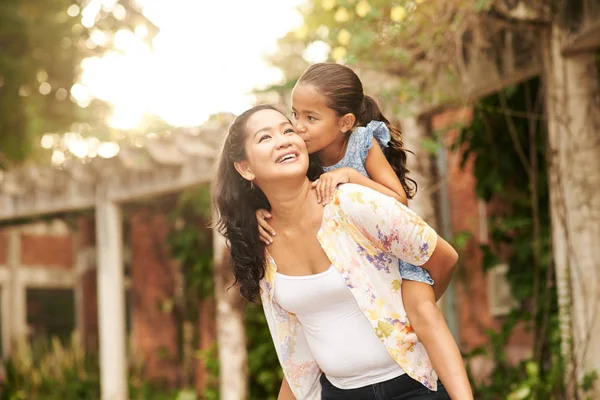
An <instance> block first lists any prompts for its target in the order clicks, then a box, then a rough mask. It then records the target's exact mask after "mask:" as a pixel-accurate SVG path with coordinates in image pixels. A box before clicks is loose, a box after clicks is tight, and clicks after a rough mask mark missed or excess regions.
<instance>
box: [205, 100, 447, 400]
mask: <svg viewBox="0 0 600 400" xmlns="http://www.w3.org/2000/svg"><path fill="white" fill-rule="evenodd" d="M308 164H309V163H308V154H307V150H306V145H305V143H304V141H303V140H302V138H301V137H300V136H298V135H297V134H296V132H295V131H294V128H293V126H292V124H291V123H290V121H289V120H288V119H287V118H286V117H285V116H284V115H283V114H281V113H280V112H279V111H278V110H276V109H275V108H273V107H271V106H257V107H254V108H252V109H250V110H248V111H246V112H244V113H243V114H241V115H240V116H239V117H238V118H236V120H235V121H234V123H233V124H232V125H231V127H230V129H229V133H228V135H227V138H226V140H225V144H224V148H223V151H222V154H221V159H220V162H219V168H218V172H217V178H216V182H215V184H216V186H215V205H216V208H217V211H218V215H219V221H218V227H219V229H220V231H221V232H222V233H223V234H224V235H225V237H226V238H227V240H228V242H229V246H230V252H231V262H232V266H233V271H234V275H235V277H236V280H237V283H238V284H239V285H240V292H241V294H242V295H243V296H244V297H246V298H247V299H249V300H254V299H256V297H258V295H259V294H260V297H261V300H262V303H263V307H264V310H265V315H266V318H267V322H268V325H269V329H270V331H271V335H272V337H273V341H274V343H275V348H276V351H277V355H278V357H279V361H280V363H281V365H282V368H283V371H284V376H285V379H284V380H283V382H282V386H281V390H280V393H279V399H281V400H288V399H298V400H303V399H310V400H317V399H336V398H340V399H349V400H352V399H365V400H369V399H373V400H375V399H377V400H384V399H385V400H388V399H389V400H404V399H448V395H447V394H446V392H445V389H444V388H443V386H441V385H440V384H439V381H438V379H437V375H436V374H435V371H433V369H432V368H431V363H430V361H429V358H428V356H427V353H426V352H425V349H424V348H423V345H422V344H421V343H420V342H419V340H418V339H417V337H416V335H415V334H414V332H413V330H412V328H411V326H410V324H409V323H408V320H407V318H406V312H405V311H404V308H403V305H402V297H401V278H400V275H399V271H398V268H397V265H398V262H399V260H400V259H401V260H404V261H407V262H410V263H411V264H415V265H422V266H423V267H424V268H426V269H428V271H429V272H430V273H431V276H432V278H433V279H434V281H435V285H436V286H438V287H437V291H438V292H440V291H441V292H443V290H444V289H445V288H446V287H447V285H448V283H449V281H450V277H451V274H452V270H453V268H454V265H455V264H456V261H457V254H456V252H455V251H454V249H452V247H451V246H450V245H449V244H448V243H447V242H446V241H444V240H443V239H442V238H440V237H438V235H437V234H436V233H435V231H433V229H431V228H430V227H429V226H427V224H425V223H424V222H423V221H422V220H421V219H420V218H419V217H417V216H416V215H415V214H414V213H412V212H411V211H410V210H409V209H408V208H406V207H405V206H403V205H402V204H400V203H399V202H397V201H396V200H394V199H393V198H391V197H387V196H385V195H382V194H380V193H378V192H375V191H373V190H371V189H369V188H366V187H362V186H359V185H354V184H345V185H342V186H340V187H339V189H337V191H336V193H335V196H334V199H333V201H332V202H331V203H330V204H328V205H327V206H326V207H324V208H323V207H322V206H321V205H320V204H319V203H318V202H317V196H316V194H315V189H314V188H312V185H311V183H310V181H309V180H308V178H307V177H306V173H307V170H308ZM260 208H264V209H267V210H269V211H270V213H271V219H270V223H271V226H272V227H273V228H274V229H275V230H276V231H277V232H278V235H277V238H278V239H277V240H276V241H275V242H274V243H273V244H271V245H268V246H265V245H264V244H262V242H261V241H260V238H259V234H258V223H257V221H256V217H255V211H256V210H258V209H260ZM443 323H444V321H443V320H441V321H440V326H441V325H442V324H443Z"/></svg>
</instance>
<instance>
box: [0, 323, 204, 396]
mask: <svg viewBox="0 0 600 400" xmlns="http://www.w3.org/2000/svg"><path fill="white" fill-rule="evenodd" d="M132 364H133V363H132ZM4 368H5V370H6V378H5V380H4V381H3V382H2V383H1V384H0V400H28V399H44V400H65V399H67V400H75V399H86V400H87V399H100V371H99V368H98V357H97V356H96V355H95V354H90V353H86V352H85V350H84V348H83V346H82V344H81V341H80V339H79V336H78V335H76V334H74V335H73V336H72V337H71V340H70V341H69V342H68V344H67V345H64V344H63V343H62V342H61V341H60V340H59V339H58V338H51V339H50V340H38V341H36V342H34V343H29V342H27V341H20V342H17V343H15V350H14V352H13V354H12V356H11V358H10V359H8V360H7V361H5V362H4ZM141 371H142V368H135V367H133V366H132V367H131V368H130V371H129V395H130V398H131V399H132V400H172V399H180V400H188V399H189V400H195V399H196V396H195V393H193V391H190V390H181V391H180V390H168V389H163V388H160V387H157V386H155V385H152V384H151V383H149V382H146V381H144V380H143V379H142V376H141ZM192 395H193V397H192Z"/></svg>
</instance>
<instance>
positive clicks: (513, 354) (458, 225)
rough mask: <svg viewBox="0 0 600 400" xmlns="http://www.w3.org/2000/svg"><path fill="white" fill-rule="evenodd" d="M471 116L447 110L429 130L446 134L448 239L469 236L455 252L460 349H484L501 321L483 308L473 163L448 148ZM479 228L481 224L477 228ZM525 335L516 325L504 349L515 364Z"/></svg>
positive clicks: (483, 364)
mask: <svg viewBox="0 0 600 400" xmlns="http://www.w3.org/2000/svg"><path fill="white" fill-rule="evenodd" d="M472 118H473V114H472V109H470V108H461V109H457V110H450V111H447V112H444V113H442V114H439V115H436V116H434V117H433V118H432V128H433V129H435V130H446V132H445V134H444V141H445V145H446V149H447V155H448V156H447V165H446V167H447V174H448V196H449V202H450V214H451V226H452V233H453V235H454V236H456V235H457V234H459V233H461V232H469V233H470V234H471V235H472V236H471V239H469V240H468V242H467V244H466V247H465V248H464V249H463V251H462V252H461V258H460V261H459V270H458V271H457V276H458V279H457V289H456V296H457V302H456V304H457V307H458V310H457V311H458V318H459V330H460V345H461V348H462V349H463V350H465V351H469V350H472V349H473V348H475V347H477V346H481V345H485V344H486V343H487V341H488V339H487V335H486V333H485V331H486V330H487V329H490V328H492V329H498V328H499V327H500V326H501V322H502V319H501V318H495V317H494V316H492V314H491V312H490V308H489V299H488V290H487V287H488V282H487V276H486V273H485V272H484V271H483V266H482V254H481V251H480V249H479V245H480V242H479V238H480V237H481V235H482V234H483V235H486V233H487V232H481V231H480V229H481V227H482V224H481V218H487V215H480V211H481V210H480V207H479V201H478V199H477V196H476V191H475V188H476V183H477V182H476V179H475V177H474V175H473V159H470V160H467V162H466V165H465V166H464V167H463V168H461V167H460V163H461V160H462V153H461V152H460V151H454V152H453V151H451V150H450V146H451V144H452V143H453V142H454V140H455V139H456V136H457V134H458V132H457V131H456V130H454V129H451V128H450V127H453V126H456V125H457V124H461V123H462V124H468V123H469V122H470V121H471V120H472ZM497 207H502V205H495V206H491V207H490V206H488V207H484V208H483V211H484V212H485V213H486V214H488V215H491V213H494V210H495V208H497ZM483 226H485V224H484V225H483ZM531 346H532V340H531V337H530V336H529V335H528V334H527V333H526V332H525V330H524V329H523V327H522V326H519V327H517V329H515V332H514V334H513V337H512V338H511V341H510V343H509V345H508V346H507V348H506V353H507V357H508V359H509V360H511V361H512V362H515V363H516V362H518V361H519V360H520V359H521V358H522V357H523V356H525V355H526V354H527V353H528V351H529V350H530V349H531ZM472 367H473V369H474V372H475V373H476V375H477V376H476V378H483V377H485V375H486V374H487V373H488V372H490V369H491V367H492V364H491V362H490V360H485V359H482V358H478V359H475V360H474V365H472Z"/></svg>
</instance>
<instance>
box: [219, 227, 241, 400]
mask: <svg viewBox="0 0 600 400" xmlns="http://www.w3.org/2000/svg"><path fill="white" fill-rule="evenodd" d="M213 251H214V255H213V257H214V277H215V299H216V302H217V307H216V320H217V321H216V322H217V343H218V347H219V383H220V384H219V394H220V396H221V400H245V399H247V398H248V354H247V351H246V328H245V326H244V315H243V303H242V297H241V296H240V293H239V290H238V289H237V288H231V289H230V290H229V291H227V288H229V287H230V286H231V284H232V283H233V274H232V273H231V270H230V268H229V265H228V260H229V253H228V251H227V245H226V242H225V238H224V237H223V236H222V235H221V234H220V233H219V232H218V231H217V229H213Z"/></svg>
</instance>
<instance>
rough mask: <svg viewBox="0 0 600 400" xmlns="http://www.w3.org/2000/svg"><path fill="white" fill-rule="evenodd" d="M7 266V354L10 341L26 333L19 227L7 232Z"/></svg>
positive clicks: (25, 308) (10, 344)
mask: <svg viewBox="0 0 600 400" xmlns="http://www.w3.org/2000/svg"><path fill="white" fill-rule="evenodd" d="M8 267H9V270H10V278H9V283H8V293H9V294H8V297H9V304H10V328H9V332H10V333H9V335H8V340H7V342H6V343H5V344H7V345H8V346H7V347H6V348H5V350H4V354H9V353H10V350H11V347H12V341H13V340H15V339H21V338H22V337H24V336H25V335H27V304H26V303H27V302H26V296H25V287H24V286H23V283H22V281H21V279H20V278H19V271H20V268H21V232H20V230H19V228H11V229H10V230H9V234H8Z"/></svg>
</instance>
